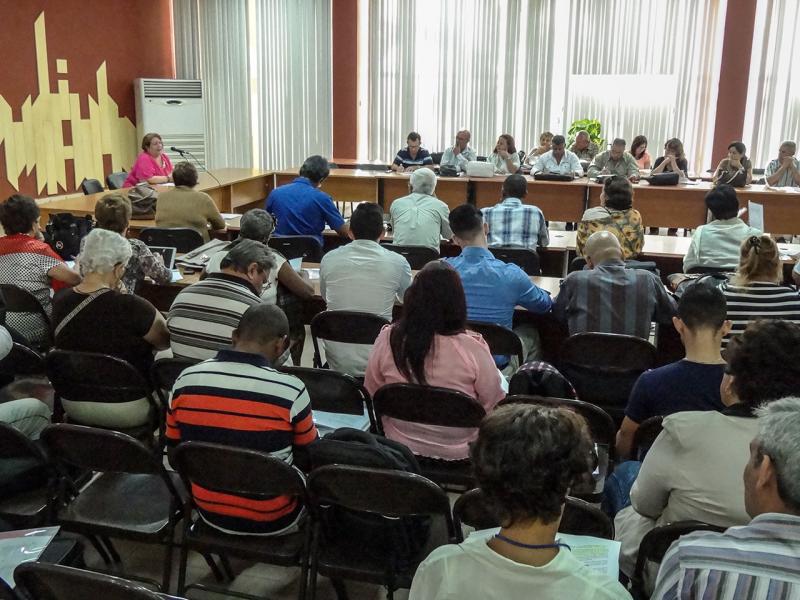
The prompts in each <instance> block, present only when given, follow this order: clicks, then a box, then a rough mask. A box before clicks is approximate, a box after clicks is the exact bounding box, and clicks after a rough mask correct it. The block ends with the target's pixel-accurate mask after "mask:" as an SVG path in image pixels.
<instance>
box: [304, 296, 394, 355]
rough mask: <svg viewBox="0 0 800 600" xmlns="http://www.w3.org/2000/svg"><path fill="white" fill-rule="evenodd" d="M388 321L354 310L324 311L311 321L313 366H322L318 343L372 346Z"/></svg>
mask: <svg viewBox="0 0 800 600" xmlns="http://www.w3.org/2000/svg"><path fill="white" fill-rule="evenodd" d="M388 324H389V321H387V320H386V319H384V318H383V317H379V316H378V315H373V314H372V313H365V312H358V311H354V310H325V311H322V312H321V313H318V314H317V315H315V316H314V318H313V319H311V341H312V342H313V343H314V366H315V367H321V366H322V355H321V353H320V349H319V341H318V340H320V339H322V340H329V341H331V342H346V343H348V344H374V343H375V340H376V339H377V337H378V334H379V333H380V332H381V329H383V327H384V326H385V325H388Z"/></svg>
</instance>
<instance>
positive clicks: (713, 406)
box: [616, 283, 731, 458]
mask: <svg viewBox="0 0 800 600" xmlns="http://www.w3.org/2000/svg"><path fill="white" fill-rule="evenodd" d="M725 315H726V311H725V296H723V295H722V292H721V291H720V290H719V289H718V288H717V287H715V286H714V285H712V284H703V283H701V284H699V285H693V286H690V287H689V288H688V289H687V290H686V292H685V293H684V294H683V295H682V296H681V299H680V301H679V302H678V315H677V316H675V317H672V322H673V324H674V325H675V329H676V330H677V331H678V334H679V335H680V336H681V342H683V347H684V348H685V349H686V356H685V357H684V358H683V360H679V361H678V362H674V363H672V364H669V365H665V366H663V367H658V368H657V369H653V370H651V371H647V372H645V373H642V375H641V376H640V377H639V379H638V380H637V381H636V385H634V386H633V390H632V391H631V397H630V399H629V400H628V405H627V406H626V407H625V418H624V419H623V420H622V426H621V427H620V429H619V431H618V432H617V443H616V449H617V455H618V456H620V457H622V458H628V457H630V450H631V445H632V444H633V437H634V435H635V434H636V430H637V429H639V425H641V424H642V422H644V421H645V420H646V419H649V418H650V417H655V416H659V415H660V416H667V415H671V414H673V413H676V412H682V411H686V410H723V408H725V407H724V406H723V405H722V400H721V399H720V396H719V386H720V384H721V383H722V375H723V372H724V370H725V361H724V360H723V359H722V356H721V354H720V347H721V344H722V336H724V335H725V334H726V333H728V330H729V329H730V327H731V324H730V321H726V320H725Z"/></svg>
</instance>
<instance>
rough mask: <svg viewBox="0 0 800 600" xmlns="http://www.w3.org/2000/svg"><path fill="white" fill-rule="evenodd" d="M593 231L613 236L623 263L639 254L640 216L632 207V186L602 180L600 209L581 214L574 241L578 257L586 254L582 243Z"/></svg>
mask: <svg viewBox="0 0 800 600" xmlns="http://www.w3.org/2000/svg"><path fill="white" fill-rule="evenodd" d="M597 231H609V232H611V233H613V234H614V235H615V236H616V237H617V239H618V240H619V243H620V246H622V257H623V258H624V259H625V260H628V259H631V258H636V257H637V256H639V254H641V252H642V246H644V227H642V215H640V214H639V211H638V210H636V209H635V208H633V187H632V186H631V184H630V182H628V180H627V179H625V178H623V177H612V178H611V179H606V180H605V181H604V182H603V191H602V192H600V206H593V207H591V208H589V209H587V210H586V212H584V213H583V216H582V217H581V221H580V223H578V232H577V236H576V238H575V242H576V246H577V251H578V254H579V255H581V256H585V255H586V252H585V250H584V248H585V246H586V241H587V240H588V239H589V236H590V235H592V234H593V233H595V232H597Z"/></svg>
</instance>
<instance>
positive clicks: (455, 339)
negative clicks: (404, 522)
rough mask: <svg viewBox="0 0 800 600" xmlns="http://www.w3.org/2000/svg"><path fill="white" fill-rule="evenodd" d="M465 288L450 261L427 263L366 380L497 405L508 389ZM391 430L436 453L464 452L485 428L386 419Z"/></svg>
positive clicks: (379, 343)
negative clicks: (470, 318) (475, 324)
mask: <svg viewBox="0 0 800 600" xmlns="http://www.w3.org/2000/svg"><path fill="white" fill-rule="evenodd" d="M466 322H467V308H466V301H465V298H464V288H463V287H462V285H461V280H460V279H459V277H458V274H457V273H456V272H455V271H454V270H453V268H452V267H451V266H450V265H448V264H447V263H445V262H443V261H436V262H431V263H428V264H427V265H425V268H423V269H422V270H421V271H420V272H419V274H418V275H417V276H416V278H415V279H414V283H412V284H411V287H410V288H408V291H407V292H406V294H405V304H404V306H403V316H402V317H401V318H400V320H398V321H395V322H394V323H393V324H392V325H389V326H387V327H384V328H383V330H382V331H381V333H380V335H379V336H378V339H377V340H376V341H375V346H374V349H373V351H372V354H370V356H369V363H368V364H367V372H366V377H365V378H364V387H366V388H367V391H368V392H369V393H370V394H373V395H374V394H375V392H377V391H378V390H379V389H380V388H381V387H383V386H384V385H389V384H392V383H417V384H420V385H430V386H437V387H445V388H450V389H453V390H457V391H459V392H463V393H465V394H467V395H468V396H472V397H473V398H475V399H476V400H477V401H478V402H479V403H480V404H481V406H483V408H484V409H485V410H486V412H487V413H490V412H491V411H492V409H493V408H494V407H495V405H496V404H497V403H498V402H500V400H502V399H503V398H504V397H505V391H504V390H503V387H502V386H501V383H500V378H501V375H500V373H499V372H498V371H497V367H495V364H494V361H493V360H492V355H491V354H490V353H489V346H487V345H486V342H485V341H484V340H483V338H482V337H481V336H480V335H478V334H477V333H474V332H472V331H467V330H466ZM383 428H384V430H385V432H386V436H387V437H388V438H390V439H393V440H397V441H398V442H402V443H403V444H405V445H406V446H408V447H409V448H410V449H411V451H412V452H414V453H415V454H419V455H422V456H428V457H431V458H440V459H444V460H462V459H465V458H467V457H468V456H469V443H470V442H471V441H473V440H474V439H475V437H476V435H477V430H474V429H460V428H455V427H439V426H434V425H422V424H417V423H409V422H406V421H398V420H395V419H390V418H385V419H383Z"/></svg>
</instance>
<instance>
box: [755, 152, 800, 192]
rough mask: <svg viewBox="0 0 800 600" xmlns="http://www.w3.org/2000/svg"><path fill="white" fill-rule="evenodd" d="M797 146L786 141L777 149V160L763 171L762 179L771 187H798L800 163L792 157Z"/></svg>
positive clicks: (799, 182) (799, 183)
mask: <svg viewBox="0 0 800 600" xmlns="http://www.w3.org/2000/svg"><path fill="white" fill-rule="evenodd" d="M795 152H797V144H795V143H794V142H791V141H786V142H783V143H782V144H781V147H780V148H779V149H778V158H776V159H774V160H772V161H770V163H769V164H768V165H767V168H766V169H764V177H765V178H766V180H767V183H768V184H769V185H771V186H772V187H787V186H794V187H797V186H800V163H798V162H797V159H796V158H795V157H794V153H795Z"/></svg>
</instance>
